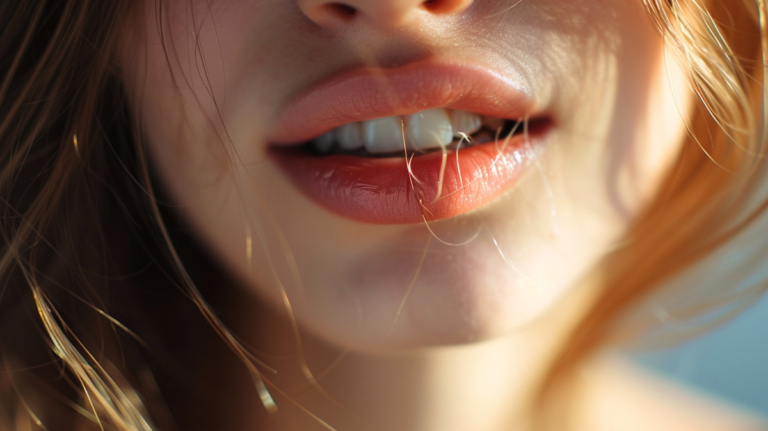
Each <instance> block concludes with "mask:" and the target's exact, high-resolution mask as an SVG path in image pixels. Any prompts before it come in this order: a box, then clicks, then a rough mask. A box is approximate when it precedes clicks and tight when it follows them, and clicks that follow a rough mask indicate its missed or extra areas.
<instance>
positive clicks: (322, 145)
mask: <svg viewBox="0 0 768 431" xmlns="http://www.w3.org/2000/svg"><path fill="white" fill-rule="evenodd" d="M335 142H336V134H335V133H334V131H333V130H331V131H330V132H328V133H326V134H324V135H322V136H320V137H318V138H316V139H315V140H314V141H313V144H314V146H315V149H316V150H317V151H318V152H319V153H327V152H329V151H331V148H333V144H334V143H335Z"/></svg>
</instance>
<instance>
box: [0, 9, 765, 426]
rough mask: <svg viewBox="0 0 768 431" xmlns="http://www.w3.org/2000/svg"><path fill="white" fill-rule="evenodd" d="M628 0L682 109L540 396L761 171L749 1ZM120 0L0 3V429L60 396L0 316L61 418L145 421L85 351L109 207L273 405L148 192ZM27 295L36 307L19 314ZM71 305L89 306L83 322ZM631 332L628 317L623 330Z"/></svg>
mask: <svg viewBox="0 0 768 431" xmlns="http://www.w3.org/2000/svg"><path fill="white" fill-rule="evenodd" d="M644 1H645V5H646V7H647V10H648V12H649V15H650V17H651V19H652V21H653V22H654V23H655V24H656V26H657V28H658V29H659V31H660V33H661V34H662V35H663V37H664V40H665V41H666V46H667V48H668V49H669V50H670V52H672V53H673V54H674V55H675V56H676V58H677V59H678V61H680V63H681V64H682V65H683V66H684V67H685V68H686V70H687V71H688V72H689V77H690V85H691V88H692V89H693V91H694V92H695V93H696V94H697V96H698V102H699V103H698V110H697V111H696V114H695V116H694V118H693V120H692V121H691V123H690V125H689V129H690V134H689V136H688V138H687V139H686V143H685V146H684V148H683V151H682V154H681V155H680V157H679V159H678V161H677V164H676V165H675V167H674V169H673V170H672V172H671V174H670V175H669V177H668V178H667V180H666V182H665V184H664V185H663V186H662V188H661V192H660V193H659V195H658V196H657V197H656V199H655V201H654V203H653V204H652V205H651V206H650V207H649V208H648V210H647V211H646V213H645V214H644V215H643V216H642V217H641V218H640V220H639V221H638V222H637V224H636V225H635V226H634V228H633V230H632V232H631V234H630V236H629V238H628V240H627V241H626V243H625V245H624V247H623V248H621V249H620V250H617V251H616V252H614V253H613V254H611V256H609V257H608V258H607V259H606V262H605V269H606V273H605V277H606V278H605V286H604V289H603V293H602V295H601V296H600V297H599V298H598V300H597V301H596V302H595V304H594V305H593V307H592V310H591V312H590V313H589V314H588V315H587V317H586V318H585V319H584V320H583V321H582V322H580V323H579V325H578V327H577V328H576V329H575V331H574V333H573V335H572V337H570V340H569V343H568V344H567V345H566V346H564V348H563V350H562V352H561V354H560V355H559V356H558V358H557V359H556V360H555V362H554V364H553V366H552V371H551V373H550V374H549V377H548V379H547V380H546V382H545V384H544V385H543V386H542V394H543V395H542V398H546V394H550V393H553V392H555V387H556V386H557V385H558V384H559V382H562V381H565V380H566V377H567V375H568V374H569V373H570V371H572V370H573V368H574V367H575V366H576V365H577V364H578V363H580V361H581V360H583V359H584V358H585V357H586V356H588V354H589V353H591V352H593V351H594V350H595V349H596V348H597V347H599V346H600V345H603V344H605V343H608V342H610V341H612V340H614V339H616V338H619V337H622V336H625V335H626V333H625V332H618V331H617V330H616V328H617V327H618V326H617V325H616V322H617V321H618V319H619V318H620V317H621V316H622V315H623V314H624V313H625V312H626V311H627V310H628V309H630V308H631V307H632V306H633V305H635V304H637V303H638V302H639V301H641V300H642V299H643V298H645V297H647V295H649V294H650V293H651V292H652V291H653V289H655V288H657V287H658V286H661V285H662V282H663V281H664V280H666V279H668V278H670V277H671V276H673V275H675V274H677V273H679V272H680V271H682V270H684V269H686V268H688V267H690V266H691V265H693V264H695V263H696V262H697V261H699V260H700V259H702V258H703V257H704V256H706V255H708V254H710V253H712V252H713V251H714V250H716V249H717V248H718V247H720V246H721V245H722V244H724V243H725V242H726V241H727V240H729V239H730V238H733V237H734V236H735V235H736V234H737V233H738V232H740V231H742V230H743V229H744V228H745V227H746V226H748V225H749V224H750V223H751V222H752V221H753V220H755V218H756V217H758V216H759V215H760V214H762V212H763V210H764V207H765V205H768V200H766V199H764V197H761V196H758V197H757V198H756V196H755V194H756V190H757V189H758V188H759V185H760V184H761V182H763V181H765V176H764V175H765V172H763V171H764V170H765V169H766V168H765V163H764V162H763V154H764V152H765V139H764V128H765V125H766V124H767V123H768V122H766V119H765V115H766V113H765V110H764V103H765V92H764V90H763V88H762V85H763V83H764V82H766V80H765V76H764V75H765V73H766V68H765V67H764V66H763V62H764V58H765V50H766V49H768V40H767V39H766V25H767V24H766V22H765V20H766V16H765V2H764V1H763V0H756V1H755V2H749V1H747V0H745V1H744V2H741V3H739V2H731V3H733V4H729V5H728V6H727V7H726V6H723V5H722V4H719V3H718V2H715V1H711V2H708V3H705V2H704V1H702V0H644ZM128 3H129V2H128V1H117V0H113V1H110V2H97V1H91V0H69V1H62V2H56V1H50V2H49V1H45V0H40V1H38V2H31V1H30V2H4V3H3V4H2V5H0V23H2V24H3V31H2V33H0V64H1V66H0V70H1V73H2V80H1V81H0V142H2V147H0V190H1V191H0V198H1V199H2V200H1V201H0V203H1V204H2V234H3V235H4V244H3V253H2V257H1V258H0V276H2V279H3V281H4V283H3V286H4V288H3V289H4V292H5V291H8V292H7V293H4V295H5V296H4V298H3V299H2V302H0V307H3V308H2V310H4V311H5V312H4V313H2V315H4V316H5V317H4V318H3V322H2V325H0V327H2V328H5V329H3V338H2V339H0V342H2V343H1V344H0V351H1V352H2V355H3V358H4V362H5V364H6V367H7V371H8V372H7V373H5V375H4V377H3V378H2V379H0V399H2V400H3V401H2V404H3V406H4V407H5V408H4V410H3V409H0V425H1V426H2V427H3V429H14V428H15V429H24V427H25V426H26V425H25V424H27V425H28V424H30V423H31V422H38V425H40V426H42V424H43V423H44V422H45V419H46V418H45V417H41V416H40V415H41V414H43V415H46V416H47V417H49V418H50V417H57V418H58V417H59V416H55V414H54V413H48V412H56V411H59V410H60V409H59V408H57V407H55V405H57V403H58V404H62V402H61V401H60V400H59V401H56V400H55V399H51V398H50V397H42V396H41V397H36V395H37V393H32V394H30V393H29V391H27V392H24V391H21V390H19V389H18V386H19V385H18V384H17V383H16V381H15V380H14V378H15V377H14V376H15V375H16V374H17V373H15V372H14V371H13V369H14V368H15V367H23V366H29V365H30V364H29V363H28V362H29V359H25V357H24V356H25V355H24V354H23V353H22V352H21V349H19V348H17V347H16V348H15V347H14V346H12V345H9V344H8V342H7V341H8V340H6V338H9V337H6V335H7V334H6V333H7V331H8V329H7V327H8V326H10V327H13V328H14V331H17V330H18V331H23V329H19V328H26V332H22V333H24V334H28V335H29V336H30V337H35V336H39V335H37V332H38V331H39V332H42V334H43V340H41V341H40V346H41V347H43V348H47V349H49V351H50V352H52V353H53V355H54V359H55V363H57V364H60V365H61V367H62V369H66V372H62V375H65V376H66V378H68V379H72V380H73V382H70V383H72V384H65V385H63V388H64V389H61V388H56V389H61V392H62V393H65V394H68V395H67V396H65V398H67V399H68V401H66V402H64V403H63V405H65V407H66V406H68V407H66V408H68V409H70V410H69V411H70V412H77V413H78V414H79V415H80V416H77V417H84V418H86V419H87V421H86V422H88V421H92V422H94V423H100V424H107V425H110V426H111V427H113V428H116V429H121V430H150V429H153V428H154V425H153V423H152V422H151V419H150V417H149V416H150V415H149V413H148V410H151V408H150V407H151V406H149V405H148V403H144V402H142V399H144V401H147V397H146V394H144V395H145V396H144V397H143V398H142V397H139V394H138V391H135V390H134V389H133V387H134V385H133V384H132V381H133V379H132V377H133V376H131V373H132V372H135V370H132V369H131V365H130V364H128V365H126V366H124V367H119V366H117V365H115V363H117V362H118V361H114V360H113V361H110V360H109V359H110V358H111V357H114V356H115V353H114V352H109V351H107V352H104V353H102V354H97V353H95V352H97V351H98V349H97V348H94V347H95V346H98V344H99V339H100V338H110V337H112V340H113V344H114V343H119V340H118V341H114V340H115V338H114V337H113V336H112V335H110V331H109V327H110V326H117V327H120V330H121V331H125V332H129V331H128V329H127V328H124V327H121V325H120V323H119V322H117V321H116V320H114V319H112V318H111V317H109V314H108V310H107V309H106V307H105V304H104V303H102V302H101V301H102V299H103V298H104V297H105V296H108V293H109V289H108V287H109V283H108V282H107V280H106V277H104V276H96V275H94V274H96V273H98V271H99V270H103V268H100V265H102V264H104V265H107V262H108V261H109V259H108V258H105V257H104V256H105V254H106V255H107V256H108V255H110V253H109V252H105V250H109V247H104V248H102V249H100V248H99V246H100V245H106V244H108V243H109V242H110V241H115V239H114V238H115V236H114V235H112V234H111V233H110V230H109V228H108V227H109V226H108V227H104V228H103V229H95V228H94V227H95V226H105V225H110V226H112V227H113V225H111V224H110V223H111V222H110V221H109V220H110V219H109V217H112V216H114V215H115V214H118V213H119V214H121V216H120V217H122V218H123V219H130V220H131V221H130V222H127V223H128V224H130V223H135V224H136V225H138V226H141V227H140V228H139V229H140V230H141V229H143V233H142V235H143V236H144V237H145V238H147V239H150V240H152V241H154V243H155V247H156V248H155V249H153V250H155V252H157V253H159V255H161V256H162V257H161V258H160V260H162V261H163V262H164V263H163V265H164V266H165V267H168V268H172V269H173V271H176V275H174V276H169V277H170V280H166V282H167V283H169V284H173V283H176V284H178V285H181V286H182V287H183V288H184V289H186V291H187V292H188V294H189V296H190V297H191V298H192V301H193V302H194V303H195V305H196V306H197V307H198V308H199V309H200V310H201V312H202V313H203V315H204V317H205V318H206V319H207V320H208V321H209V323H210V324H212V325H213V326H214V327H215V328H216V331H217V332H218V333H219V335H220V336H221V337H223V338H224V339H225V340H226V342H227V343H228V344H229V346H230V347H231V348H232V349H233V350H234V351H235V353H236V354H237V355H238V356H239V357H240V359H242V361H243V362H244V363H245V364H246V366H247V367H248V368H249V371H250V372H251V375H252V376H253V378H254V380H255V383H256V385H257V386H258V387H259V388H260V393H261V395H262V399H263V401H264V403H265V405H267V406H271V405H272V404H271V403H272V401H271V398H269V394H268V392H267V391H266V388H265V386H264V384H263V382H262V380H261V376H260V374H259V372H258V371H257V370H256V368H255V367H254V366H253V357H252V356H250V354H249V353H248V352H247V351H246V350H245V349H244V348H243V347H242V346H241V345H240V344H239V343H238V342H237V341H236V339H235V338H234V337H233V336H232V335H231V334H230V333H229V332H228V331H227V330H226V327H224V325H223V324H222V323H221V322H220V321H218V319H217V318H216V317H215V314H213V313H212V312H211V310H210V307H208V306H207V304H206V303H205V301H204V300H203V299H202V296H201V295H200V293H199V292H197V290H196V289H195V287H194V284H193V283H192V282H191V280H190V279H189V276H188V275H187V274H186V272H185V270H184V267H183V265H182V264H181V260H180V259H179V257H178V256H177V255H176V253H175V251H174V248H173V243H172V241H171V240H170V237H169V235H168V232H167V230H166V228H165V226H164V224H163V220H162V217H160V211H159V209H158V206H157V202H156V200H155V198H154V195H153V194H152V192H151V190H152V188H151V186H152V184H151V181H150V174H149V172H148V168H147V164H146V160H144V156H143V148H142V147H141V145H137V144H136V142H138V141H137V139H135V138H136V136H137V135H136V133H135V132H134V131H133V130H132V129H131V121H130V118H129V116H128V113H127V112H128V111H127V108H126V103H125V100H124V97H123V94H122V91H121V87H120V83H119V80H118V78H117V77H118V76H119V71H117V70H116V69H115V66H114V65H113V64H112V61H111V57H112V55H113V53H114V49H115V48H116V46H117V43H118V38H119V33H120V30H121V22H120V19H121V18H122V17H124V16H126V15H128V14H129V11H130V5H129V4H128ZM694 184H695V186H692V185H694ZM105 202H108V203H105ZM756 202H757V203H756ZM108 204H109V205H112V207H110V208H106V207H107V206H108ZM116 206H117V207H120V208H118V209H117V210H116V209H115V208H114V207H116ZM112 230H115V229H114V228H113V229H112ZM117 238H123V237H120V236H119V235H118V236H117ZM139 250H144V249H139ZM762 286H763V285H760V286H758V287H757V289H762V288H763V287H762ZM30 307H34V315H36V316H37V317H36V318H35V319H32V318H29V316H27V315H25V313H29V309H30ZM73 307H75V308H73ZM73 309H76V310H80V311H82V310H90V314H88V315H87V316H86V317H82V315H81V314H80V311H77V312H73V311H72V310H73ZM74 315H77V318H74V317H73V316H74ZM35 321H36V322H37V323H35ZM22 322H27V323H26V324H22ZM105 322H106V323H107V329H105V328H104V327H103V326H104V325H103V324H104V323H105ZM24 325H26V326H24ZM78 328H80V329H81V331H80V332H78V331H77V329H78ZM82 328H87V330H86V332H83V331H82ZM644 329H646V327H645V326H642V325H641V326H640V327H636V328H634V329H633V331H632V332H631V333H632V334H636V333H637V331H638V330H644ZM89 331H90V332H93V334H89ZM78 334H79V335H78ZM83 334H89V335H91V336H90V337H83V336H82V335H83ZM107 344H109V343H107ZM33 356H34V355H33ZM35 357H37V356H35ZM41 378H42V379H43V380H45V379H46V378H48V379H49V380H52V379H53V377H51V376H43V375H41ZM63 380H66V379H63ZM49 383H50V382H49ZM65 383H66V382H65ZM40 392H41V391H40ZM38 398H39V399H38ZM150 401H151V400H150ZM66 408H65V410H64V411H66ZM41 412H42V413H41ZM61 415H63V416H61V417H66V416H67V415H66V413H61ZM69 416H71V414H70V415H69ZM154 419H155V420H157V418H156V417H155V418H154ZM56 420H57V423H64V422H60V421H59V419H56ZM78 422H79V423H80V425H78V424H77V423H78ZM70 423H71V424H72V428H73V429H75V428H78V427H81V426H82V427H85V425H82V423H83V422H82V421H77V420H73V421H71V422H70Z"/></svg>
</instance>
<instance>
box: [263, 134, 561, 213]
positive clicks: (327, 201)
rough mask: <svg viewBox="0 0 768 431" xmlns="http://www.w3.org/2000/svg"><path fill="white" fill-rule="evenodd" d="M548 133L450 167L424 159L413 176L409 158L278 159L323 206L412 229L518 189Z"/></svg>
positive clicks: (490, 148)
mask: <svg viewBox="0 0 768 431" xmlns="http://www.w3.org/2000/svg"><path fill="white" fill-rule="evenodd" d="M541 129H544V128H541ZM545 132H546V130H535V131H531V133H529V135H528V137H527V139H526V136H524V135H522V134H520V135H515V136H513V137H512V138H510V139H509V140H508V141H506V142H504V141H498V142H490V143H486V144H482V145H475V146H472V147H467V148H464V149H459V151H458V157H457V155H456V151H453V150H449V151H448V152H447V157H445V164H444V165H443V159H444V156H443V153H442V152H440V151H438V152H434V153H430V154H425V155H421V156H416V157H413V158H412V159H411V162H410V169H409V167H408V164H407V162H406V158H404V157H389V158H366V157H358V156H351V155H330V156H317V155H312V154H308V153H307V152H305V151H303V150H301V149H297V148H285V147H273V148H271V151H270V153H271V155H272V156H273V157H274V158H275V159H276V161H277V162H278V164H279V165H280V166H281V168H282V169H283V170H284V171H285V173H286V174H287V175H288V177H289V178H290V179H291V180H292V181H293V183H294V184H295V185H296V186H297V187H298V188H299V189H300V190H301V191H302V192H303V193H304V194H305V195H306V196H308V197H309V198H310V199H312V200H313V201H314V202H316V203H317V204H318V205H320V206H321V207H323V208H325V209H327V210H329V211H331V212H333V213H335V214H338V215H340V216H342V217H346V218H349V219H353V220H356V221H360V222H365V223H375V224H409V223H419V222H424V221H432V220H440V219H444V218H448V217H454V216H457V215H460V214H465V213H468V212H470V211H473V210H476V209H478V208H480V207H482V206H484V205H486V204H487V203H489V202H490V201H492V200H493V199H494V198H496V197H497V196H499V195H500V194H502V193H503V192H505V191H507V190H509V189H511V188H512V187H513V186H514V184H515V183H516V182H517V180H518V179H519V178H520V176H521V174H522V173H523V171H524V170H525V168H526V166H527V165H529V164H530V162H531V161H532V160H533V158H534V157H536V155H537V154H538V153H539V151H537V150H538V149H539V148H540V147H541V145H542V143H543V141H544V135H545ZM443 166H444V167H443ZM409 171H410V173H409ZM441 171H442V173H443V174H442V186H441V178H440V176H441Z"/></svg>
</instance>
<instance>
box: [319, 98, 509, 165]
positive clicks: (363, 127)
mask: <svg viewBox="0 0 768 431" xmlns="http://www.w3.org/2000/svg"><path fill="white" fill-rule="evenodd" d="M504 124H505V120H503V119H501V118H495V117H486V116H480V115H478V114H475V113H472V112H466V111H456V110H447V109H442V108H439V109H428V110H426V111H421V112H417V113H415V114H411V115H405V116H403V117H400V116H392V117H384V118H377V119H374V120H368V121H361V122H356V123H349V124H345V125H343V126H341V127H338V128H336V129H334V130H331V131H330V132H327V133H325V134H324V135H322V136H319V137H317V138H315V139H314V140H313V141H312V145H313V146H314V147H315V149H316V150H317V152H319V153H321V154H326V153H330V152H332V151H333V149H334V146H335V145H336V144H338V146H339V148H340V149H341V150H343V151H356V150H360V149H362V148H365V150H366V151H367V152H368V153H370V154H387V153H397V152H400V153H402V151H403V126H404V127H405V143H406V147H407V149H408V150H409V151H410V150H421V151H424V150H431V149H435V148H441V147H444V146H448V145H450V144H451V143H452V142H454V141H455V140H458V139H459V138H461V137H462V134H466V135H472V136H473V141H472V142H473V143H482V142H480V141H478V139H479V138H480V134H482V133H485V134H488V132H487V131H486V132H483V130H486V129H487V130H489V131H492V132H493V133H495V131H496V130H498V129H499V128H503V127H504ZM483 127H485V128H486V129H483ZM481 129H482V130H481ZM478 132H479V134H478ZM490 139H491V140H492V139H493V137H491V138H490ZM482 141H483V142H487V141H488V139H483V140H482ZM465 145H466V144H465Z"/></svg>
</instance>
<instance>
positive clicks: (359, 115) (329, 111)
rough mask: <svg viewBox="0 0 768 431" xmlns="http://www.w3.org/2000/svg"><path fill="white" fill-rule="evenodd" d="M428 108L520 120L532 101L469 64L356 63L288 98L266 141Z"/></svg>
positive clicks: (303, 137) (301, 138)
mask: <svg viewBox="0 0 768 431" xmlns="http://www.w3.org/2000/svg"><path fill="white" fill-rule="evenodd" d="M432 108H450V109H460V110H463V111H472V112H476V113H478V114H482V115H487V116H493V117H500V118H507V119H519V118H524V117H525V116H526V115H528V114H530V113H531V110H532V99H531V97H530V95H529V94H528V93H527V92H526V91H525V89H524V86H522V85H521V84H520V83H519V82H515V81H513V80H511V79H509V78H507V77H505V76H504V75H502V74H501V73H499V72H497V71H495V70H493V69H491V68H489V67H486V66H483V65H478V64H473V63H466V62H454V61H446V60H442V59H435V58H430V59H425V60H421V61H417V62H413V63H409V64H407V65H404V66H400V67H396V68H377V67H359V68H354V69H351V70H347V71H344V72H341V73H339V74H336V75H333V76H331V77H329V78H326V79H323V80H321V81H319V82H317V83H315V84H313V85H310V86H309V88H307V89H306V90H304V91H302V92H300V93H299V94H298V95H297V96H296V97H293V98H292V99H291V100H289V102H288V103H287V104H286V105H285V106H283V107H282V108H281V109H280V110H279V111H278V115H277V122H276V125H275V128H274V129H273V130H272V133H271V134H270V136H269V141H270V142H271V143H273V144H295V143H300V142H305V141H307V140H310V139H312V138H315V137H316V136H319V135H321V134H322V133H325V132H327V131H328V130H331V129H333V128H336V127H338V126H341V125H344V124H347V123H351V122H355V121H363V120H369V119H374V118H381V117H388V116H392V115H407V114H412V113H415V112H419V111H423V110H426V109H432Z"/></svg>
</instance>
